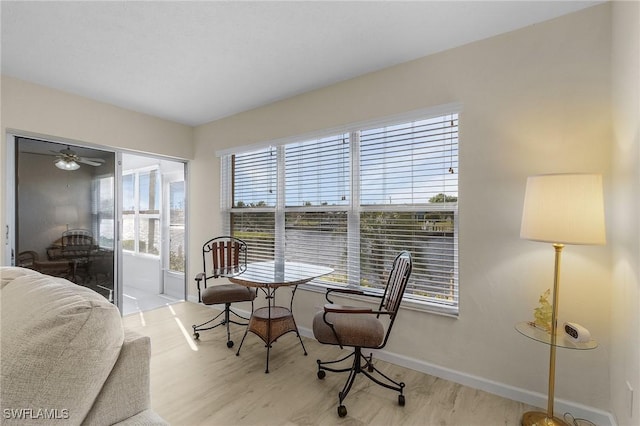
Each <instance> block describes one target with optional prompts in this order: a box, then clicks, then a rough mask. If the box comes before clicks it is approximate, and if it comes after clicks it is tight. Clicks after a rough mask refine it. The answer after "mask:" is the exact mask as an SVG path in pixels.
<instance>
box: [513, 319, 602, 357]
mask: <svg viewBox="0 0 640 426" xmlns="http://www.w3.org/2000/svg"><path fill="white" fill-rule="evenodd" d="M516 330H518V332H519V333H520V334H523V335H525V336H527V337H528V338H530V339H533V340H537V341H538V342H542V343H546V344H547V345H551V333H549V332H547V331H546V330H544V329H542V328H540V327H537V326H535V325H534V323H533V322H531V321H523V322H519V323H517V324H516ZM556 332H557V334H556V347H559V348H566V349H578V350H587V349H595V348H597V347H598V342H596V341H595V340H593V339H589V341H587V342H576V341H575V340H573V339H571V338H570V337H569V336H567V335H566V334H565V333H564V332H563V331H562V329H560V330H557V331H556Z"/></svg>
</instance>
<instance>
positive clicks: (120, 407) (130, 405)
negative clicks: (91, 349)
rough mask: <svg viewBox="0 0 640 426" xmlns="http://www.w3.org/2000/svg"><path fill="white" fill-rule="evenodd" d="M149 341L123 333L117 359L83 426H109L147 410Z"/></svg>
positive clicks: (132, 334)
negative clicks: (122, 341) (122, 340)
mask: <svg viewBox="0 0 640 426" xmlns="http://www.w3.org/2000/svg"><path fill="white" fill-rule="evenodd" d="M150 357H151V340H150V338H149V337H148V336H142V335H140V334H138V333H136V332H134V331H131V330H126V329H125V335H124V343H123V345H122V349H121V350H120V355H119V357H118V360H117V361H116V364H115V366H114V367H113V370H111V374H109V377H108V378H107V380H106V381H105V383H104V386H103V387H102V389H101V390H100V393H99V394H98V397H97V398H96V401H95V403H94V405H93V407H91V411H89V413H88V414H87V417H86V418H85V419H84V421H83V424H85V425H111V424H114V423H118V422H122V421H124V420H125V419H128V418H129V417H132V416H135V415H137V414H138V413H140V412H143V411H145V410H147V409H148V408H149V407H150V403H151V397H150V391H149V385H150V366H149V361H150Z"/></svg>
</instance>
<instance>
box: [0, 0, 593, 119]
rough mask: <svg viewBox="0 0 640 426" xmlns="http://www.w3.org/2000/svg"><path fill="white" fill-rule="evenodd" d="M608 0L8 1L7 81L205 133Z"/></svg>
mask: <svg viewBox="0 0 640 426" xmlns="http://www.w3.org/2000/svg"><path fill="white" fill-rule="evenodd" d="M598 3H601V1H412V2H402V1H378V2H372V1H349V2H335V1H284V2H271V1H238V2H235V1H233V2H232V1H199V2H187V1H143V2H132V1H107V2H97V1H70V2H58V1H44V2H32V1H15V2H14V1H2V2H1V3H0V7H1V9H0V13H1V18H2V21H1V25H2V27H1V31H2V34H1V35H2V45H1V48H2V62H1V69H2V74H4V75H8V76H12V77H16V78H19V79H22V80H27V81H30V82H34V83H38V84H42V85H45V86H49V87H52V88H55V89H59V90H63V91H67V92H71V93H75V94H78V95H81V96H85V97H88V98H91V99H95V100H98V101H103V102H107V103H110V104H113V105H117V106H120V107H123V108H128V109H131V110H135V111H139V112H144V113H147V114H151V115H154V116H158V117H161V118H165V119H168V120H172V121H176V122H180V123H184V124H187V125H192V126H196V125H200V124H203V123H207V122H210V121H213V120H216V119H219V118H222V117H226V116H229V115H233V114H236V113H238V112H241V111H245V110H249V109H252V108H256V107H259V106H262V105H266V104H269V103H271V102H274V101H277V100H280V99H285V98H288V97H291V96H295V95H297V94H300V93H304V92H307V91H310V90H314V89H318V88H321V87H324V86H327V85H330V84H333V83H336V82H339V81H343V80H347V79H350V78H353V77H356V76H359V75H362V74H365V73H368V72H372V71H376V70H379V69H382V68H386V67H389V66H393V65H396V64H399V63H402V62H406V61H410V60H413V59H417V58H420V57H422V56H426V55H429V54H432V53H435V52H439V51H442V50H446V49H450V48H452V47H456V46H460V45H463V44H467V43H470V42H473V41H475V40H480V39H483V38H487V37H491V36H494V35H496V34H500V33H504V32H507V31H512V30H515V29H518V28H521V27H524V26H528V25H532V24H535V23H538V22H541V21H545V20H548V19H552V18H554V17H557V16H561V15H564V14H567V13H571V12H574V11H577V10H580V9H583V8H585V7H589V6H593V5H595V4H598Z"/></svg>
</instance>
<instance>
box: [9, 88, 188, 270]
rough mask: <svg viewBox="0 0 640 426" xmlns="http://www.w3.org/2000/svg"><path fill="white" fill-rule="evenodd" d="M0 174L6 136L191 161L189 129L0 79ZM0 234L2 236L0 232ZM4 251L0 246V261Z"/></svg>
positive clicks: (82, 99) (45, 89)
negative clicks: (71, 142)
mask: <svg viewBox="0 0 640 426" xmlns="http://www.w3.org/2000/svg"><path fill="white" fill-rule="evenodd" d="M0 96H1V102H0V105H1V111H0V126H1V129H0V130H1V131H2V146H0V174H2V176H3V179H4V176H5V175H4V168H5V167H6V164H7V158H6V147H7V143H6V136H7V133H8V132H16V133H18V134H27V135H42V136H45V137H49V138H52V139H53V140H67V141H75V142H77V143H79V144H86V145H93V146H105V147H112V148H119V149H126V150H131V151H137V152H142V153H155V154H159V155H165V156H170V157H175V158H180V159H191V158H193V142H192V139H193V129H192V128H191V127H189V126H185V125H181V124H177V123H172V122H170V121H166V120H162V119H159V118H156V117H152V116H149V115H145V114H140V113H136V112H132V111H128V110H125V109H122V108H117V107H114V106H112V105H108V104H104V103H100V102H95V101H92V100H90V99H86V98H83V97H80V96H76V95H72V94H69V93H65V92H61V91H58V90H54V89H50V88H47V87H43V86H39V85H36V84H31V83H27V82H24V81H21V80H18V79H15V78H11V77H7V76H2V83H1V85H0ZM6 193H7V188H6V185H2V187H1V188H0V195H1V199H0V223H3V224H4V223H6V219H5V215H6V210H7V209H6V208H5V204H6ZM3 235H4V233H3ZM5 250H6V246H5V244H4V239H3V244H2V245H0V259H5V256H6V253H5Z"/></svg>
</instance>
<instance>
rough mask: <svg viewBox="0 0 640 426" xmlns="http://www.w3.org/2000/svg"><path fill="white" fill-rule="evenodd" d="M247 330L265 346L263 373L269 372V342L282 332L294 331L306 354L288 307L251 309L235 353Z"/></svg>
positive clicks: (276, 338) (305, 352) (273, 340)
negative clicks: (251, 312) (265, 355)
mask: <svg viewBox="0 0 640 426" xmlns="http://www.w3.org/2000/svg"><path fill="white" fill-rule="evenodd" d="M249 331H250V332H252V333H254V334H255V335H256V336H258V337H260V338H261V339H262V341H263V342H264V343H265V346H266V347H267V367H266V369H265V373H268V372H269V350H270V349H271V344H272V343H273V342H275V341H276V340H278V338H279V337H280V336H282V335H283V334H286V333H289V332H294V333H296V336H298V339H299V340H300V345H302V350H303V351H304V354H305V355H307V350H306V348H305V347H304V343H302V338H301V337H300V333H298V327H296V322H295V320H294V319H293V313H292V312H291V310H290V309H289V308H285V307H284V306H271V307H263V308H258V309H256V310H255V311H253V314H251V318H250V319H249V325H248V326H247V330H246V331H245V333H244V337H243V338H242V342H241V343H240V347H239V348H238V352H237V353H236V355H239V354H240V348H242V343H243V342H244V338H245V337H246V336H247V332H249Z"/></svg>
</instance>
